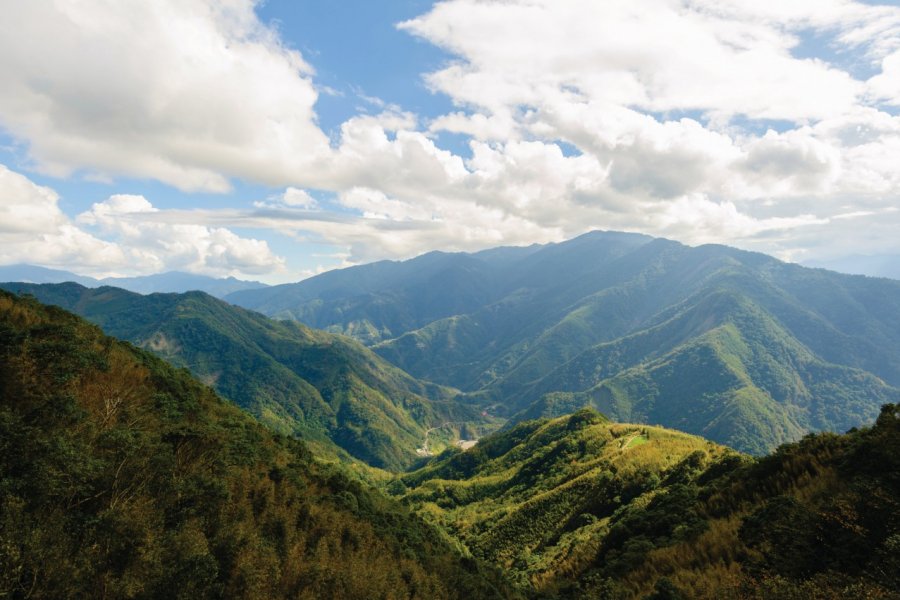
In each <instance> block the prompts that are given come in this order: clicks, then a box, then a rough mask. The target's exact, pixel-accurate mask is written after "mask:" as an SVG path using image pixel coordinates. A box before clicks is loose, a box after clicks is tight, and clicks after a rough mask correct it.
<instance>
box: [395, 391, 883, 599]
mask: <svg viewBox="0 0 900 600" xmlns="http://www.w3.org/2000/svg"><path fill="white" fill-rule="evenodd" d="M390 489H391V490H392V492H393V493H395V494H397V495H402V496H403V497H404V498H405V501H406V502H407V503H409V504H411V505H412V506H414V507H415V508H416V509H417V510H418V511H419V512H420V514H422V515H424V516H425V517H426V518H427V519H429V520H431V521H433V522H435V523H439V524H440V525H441V526H442V527H444V528H445V529H446V530H447V531H448V532H450V533H451V534H452V535H454V536H455V537H457V539H459V540H460V541H461V543H463V544H464V545H465V546H466V547H467V548H468V549H469V550H470V551H471V552H472V554H473V555H475V556H477V557H481V558H484V559H486V560H488V561H490V562H493V563H495V564H497V565H498V566H501V567H502V568H503V569H504V570H505V571H506V572H507V573H509V574H510V576H511V577H512V578H513V579H514V580H515V582H516V583H517V584H518V585H519V586H521V587H522V588H523V589H525V590H528V591H529V592H531V593H536V594H537V595H538V596H540V597H560V598H570V597H571V598H644V597H652V598H709V599H718V598H754V599H760V600H762V599H770V598H791V599H794V598H796V599H801V598H813V597H815V598H846V599H848V600H849V599H851V598H852V599H856V598H898V597H900V568H898V567H900V558H898V557H900V554H898V548H900V546H898V544H900V407H898V406H896V405H886V406H885V407H884V408H883V409H882V411H881V415H880V416H879V417H878V420H877V422H876V423H875V425H874V427H872V428H871V429H863V430H860V431H855V432H852V433H849V434H846V435H835V434H817V435H810V436H807V437H805V438H804V439H803V440H801V441H800V442H798V443H795V444H791V445H785V446H782V447H781V448H779V449H778V451H777V452H775V453H774V454H772V455H771V456H767V457H765V458H762V459H752V458H750V457H748V456H746V455H740V454H736V453H734V452H733V451H729V450H726V449H724V448H722V447H720V446H717V445H715V444H711V443H709V442H706V441H704V440H702V439H700V438H696V437H693V436H688V435H685V434H681V433H677V432H673V431H669V430H665V429H660V428H655V427H647V426H643V425H623V424H614V423H610V422H609V421H607V420H606V419H605V418H603V417H601V416H600V415H599V414H597V413H595V412H593V411H591V410H583V411H580V412H578V413H576V414H574V415H572V416H569V417H563V418H558V419H554V420H546V419H545V420H539V421H530V422H526V423H521V424H519V425H517V426H516V427H514V428H512V429H510V430H509V431H505V432H502V433H498V434H493V435H491V436H488V437H487V438H485V439H483V440H482V441H481V442H480V443H479V444H478V446H476V447H475V448H473V449H470V450H467V451H465V452H459V451H456V452H451V451H448V452H447V453H446V454H445V455H443V456H441V457H439V458H438V459H435V461H433V462H432V464H430V465H428V466H427V467H425V468H423V469H420V470H418V471H415V472H412V473H409V474H406V475H404V476H402V477H401V478H400V479H399V480H398V482H395V483H394V484H392V487H391V488H390Z"/></svg>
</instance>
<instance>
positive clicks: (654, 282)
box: [225, 232, 900, 453]
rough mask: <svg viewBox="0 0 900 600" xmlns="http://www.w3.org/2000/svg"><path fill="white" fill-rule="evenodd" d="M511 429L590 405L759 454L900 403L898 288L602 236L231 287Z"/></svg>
mask: <svg viewBox="0 0 900 600" xmlns="http://www.w3.org/2000/svg"><path fill="white" fill-rule="evenodd" d="M225 299H226V300H227V301H228V302H232V303H235V304H239V305H241V306H244V307H247V308H250V309H252V310H257V311H260V312H262V313H264V314H267V315H270V316H273V317H276V318H282V319H284V318H287V319H294V320H298V321H301V322H303V323H306V324H307V325H310V326H312V327H317V328H322V329H326V330H328V331H332V332H337V333H343V334H346V335H350V336H353V337H356V338H357V339H359V340H360V341H362V342H364V343H366V344H367V345H369V346H370V347H371V348H372V349H373V350H374V351H375V352H377V353H378V354H379V355H381V356H382V357H384V358H386V359H387V360H389V361H390V362H392V363H393V364H395V365H397V366H398V367H400V368H402V369H404V370H405V371H407V372H408V373H410V374H411V375H413V376H415V377H418V378H421V379H426V380H430V381H434V382H436V383H439V384H443V385H448V386H452V387H454V388H458V389H460V390H463V391H464V392H466V393H467V394H468V395H469V396H470V397H471V398H472V399H473V400H475V401H478V402H479V403H481V405H482V406H484V407H486V408H487V410H488V411H489V412H490V413H491V414H495V415H499V416H502V417H509V418H511V419H512V421H513V422H515V421H517V420H521V419H528V418H533V417H536V416H557V415H562V414H566V413H569V412H572V411H573V410H575V409H577V408H579V407H582V406H592V407H595V408H596V409H598V410H600V411H601V412H602V413H604V414H607V415H608V416H610V417H611V418H613V419H615V420H623V421H632V422H643V423H657V424H661V425H664V426H667V427H674V428H677V429H681V430H683V431H687V432H689V433H694V434H698V435H703V436H705V437H707V438H709V439H712V440H714V441H717V442H719V443H723V444H726V445H729V446H731V447H734V448H736V449H739V450H743V451H748V452H754V453H764V452H766V451H768V450H771V449H772V448H774V447H775V446H777V445H778V444H779V443H782V442H785V441H790V440H794V439H797V438H799V437H800V436H802V435H803V434H804V433H806V432H809V431H816V430H833V431H845V430H847V429H849V428H850V427H854V426H858V425H860V424H862V423H866V422H869V421H871V419H873V418H874V417H875V415H877V413H878V410H879V407H880V405H881V404H883V403H886V402H896V401H897V400H898V399H900V390H898V386H900V281H893V280H888V279H874V278H868V277H862V276H850V275H841V274H838V273H833V272H829V271H825V270H820V269H809V268H804V267H800V266H798V265H793V264H788V263H783V262H781V261H778V260H776V259H774V258H772V257H769V256H766V255H762V254H757V253H751V252H745V251H741V250H736V249H734V248H729V247H726V246H718V245H706V246H699V247H689V246H685V245H682V244H679V243H677V242H673V241H670V240H665V239H660V238H651V237H648V236H643V235H637V234H627V233H616V232H593V233H590V234H586V235H583V236H581V237H578V238H575V239H573V240H569V241H567V242H563V243H559V244H549V245H544V246H537V245H535V246H529V247H522V248H497V249H493V250H487V251H483V252H478V253H472V254H467V253H456V254H447V253H439V252H433V253H430V254H426V255H423V256H420V257H418V258H415V259H412V260H408V261H403V262H391V261H385V262H379V263H373V264H370V265H363V266H359V267H352V268H348V269H342V270H337V271H331V272H327V273H324V274H322V275H319V276H316V277H313V278H310V279H308V280H304V281H301V282H299V283H296V284H288V285H280V286H272V287H269V288H265V289H259V290H245V291H241V292H235V293H233V294H230V295H228V296H227V297H226V298H225Z"/></svg>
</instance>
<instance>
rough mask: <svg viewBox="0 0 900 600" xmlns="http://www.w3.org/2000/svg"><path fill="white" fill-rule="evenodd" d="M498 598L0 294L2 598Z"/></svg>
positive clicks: (357, 487)
mask: <svg viewBox="0 0 900 600" xmlns="http://www.w3.org/2000/svg"><path fill="white" fill-rule="evenodd" d="M507 595H508V594H507V592H506V591H505V586H504V584H503V583H502V581H500V580H499V579H498V577H497V576H496V575H494V574H493V572H492V571H491V570H490V569H486V568H484V567H482V566H481V565H480V564H479V563H477V562H476V561H474V560H472V559H471V558H463V557H462V556H461V555H460V554H459V553H458V552H456V551H455V550H454V548H453V547H452V546H451V544H449V543H448V542H447V541H445V538H444V536H443V535H442V534H441V533H440V532H438V531H437V530H435V529H434V528H432V527H429V526H427V525H426V524H424V523H423V522H422V521H421V520H419V519H417V518H415V517H414V516H413V515H411V514H409V512H408V511H407V510H406V509H403V508H402V507H400V506H399V505H398V504H397V503H395V502H392V501H389V500H388V499H386V498H385V497H384V496H383V495H381V494H379V493H377V492H375V491H373V490H370V489H368V488H366V487H365V486H363V485H361V484H360V483H359V482H357V481H353V480H351V479H348V478H347V477H346V476H344V475H343V474H342V473H341V471H340V470H338V469H337V468H336V467H333V466H323V465H321V464H319V463H317V462H316V461H315V460H314V459H313V458H312V457H311V455H310V453H309V451H308V450H306V448H305V446H304V444H303V443H301V442H299V441H297V440H294V439H292V438H289V437H285V436H280V435H277V434H273V433H272V432H270V431H269V430H268V429H266V428H265V427H263V426H262V425H260V424H258V423H257V422H255V421H254V420H253V419H252V418H251V417H250V416H249V415H247V414H245V413H244V412H243V411H241V410H239V409H238V408H237V407H235V406H234V405H233V404H231V403H228V402H225V401H223V400H221V399H220V398H219V397H217V396H216V395H215V393H214V392H213V391H212V390H211V389H209V388H208V387H206V386H204V385H201V384H200V383H198V382H197V381H195V380H194V379H192V378H191V377H190V375H188V374H187V372H186V371H184V370H176V369H175V368H173V367H171V366H170V365H168V364H166V363H165V362H163V361H161V360H159V359H158V358H156V357H154V356H152V355H151V354H149V353H147V352H145V351H142V350H139V349H137V348H135V347H134V346H131V345H129V344H126V343H122V342H119V341H117V340H114V339H112V338H109V337H106V336H104V335H103V334H102V333H101V332H100V330H99V329H98V328H97V327H95V326H93V325H89V324H88V323H86V322H85V321H83V320H81V319H79V318H77V317H75V316H73V315H71V314H69V313H67V312H65V311H63V310H61V309H58V308H55V307H45V306H42V305H40V304H38V303H37V302H36V301H34V300H32V299H20V298H16V297H14V296H12V295H10V294H7V293H5V292H0V597H8V598H87V597H93V598H96V597H105V598H186V599H187V598H190V599H197V598H372V597H381V598H423V599H426V598H427V599H431V598H493V597H504V596H507Z"/></svg>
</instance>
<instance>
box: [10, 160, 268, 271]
mask: <svg viewBox="0 0 900 600" xmlns="http://www.w3.org/2000/svg"><path fill="white" fill-rule="evenodd" d="M58 203H59V196H58V195H57V193H56V192H54V191H53V190H51V189H50V188H47V187H43V186H39V185H37V184H35V183H34V182H32V181H30V180H29V179H28V178H27V177H25V176H23V175H21V174H19V173H16V172H14V171H11V170H10V169H8V168H7V167H5V166H3V165H0V264H15V263H31V264H40V265H44V266H52V267H61V268H66V269H74V270H76V271H79V272H81V273H86V274H94V275H142V274H148V273H156V272H160V271H170V270H182V271H189V272H193V273H202V274H206V275H213V276H225V275H245V276H246V275H262V274H269V273H273V272H278V271H283V270H284V268H285V267H284V263H285V261H284V259H283V258H280V257H278V256H276V255H275V254H273V252H272V251H271V249H270V248H269V246H268V244H267V243H266V242H265V241H261V240H256V239H251V238H244V237H240V236H238V235H237V234H235V233H234V232H232V231H230V230H229V229H226V228H223V227H207V226H204V225H198V224H195V223H191V222H190V221H187V222H181V223H177V222H176V223H166V222H158V221H155V220H154V219H153V217H154V216H155V215H156V214H157V213H159V212H160V211H158V210H157V209H156V208H154V207H153V205H152V204H151V203H150V202H149V201H148V200H147V199H146V198H144V197H143V196H132V195H114V196H111V197H110V198H108V199H107V200H105V201H103V202H98V203H95V204H94V205H93V206H92V207H91V209H90V210H88V211H86V212H84V213H82V214H81V215H79V216H78V218H77V219H75V221H72V220H70V219H69V218H68V217H67V216H66V215H65V214H64V213H63V212H62V211H61V210H60V209H59V205H58Z"/></svg>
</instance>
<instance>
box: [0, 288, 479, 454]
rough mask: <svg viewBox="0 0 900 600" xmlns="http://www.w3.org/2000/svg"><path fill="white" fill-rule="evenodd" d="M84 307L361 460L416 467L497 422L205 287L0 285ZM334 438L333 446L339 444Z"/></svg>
mask: <svg viewBox="0 0 900 600" xmlns="http://www.w3.org/2000/svg"><path fill="white" fill-rule="evenodd" d="M0 288H4V289H7V290H10V291H14V292H16V293H18V294H29V295H31V296H33V297H35V298H37V299H38V300H40V301H41V302H44V303H47V304H53V305H56V306H60V307H63V308H65V309H67V310H71V311H73V312H76V313H78V314H79V315H82V316H84V317H85V318H87V319H88V320H90V321H92V322H93V323H95V324H97V325H99V326H100V327H102V328H103V330H104V332H105V333H107V334H108V335H113V336H115V337H118V338H120V339H122V340H126V341H129V342H131V343H133V344H135V345H137V346H140V347H142V348H145V349H147V350H151V351H153V352H155V353H156V354H157V355H159V356H161V357H163V358H165V359H166V360H168V361H169V362H171V363H172V364H174V365H175V366H178V367H185V368H188V369H190V371H191V372H192V373H193V374H194V375H195V376H197V377H198V378H199V379H200V380H202V381H204V382H205V383H207V384H208V385H210V386H212V387H213V388H215V389H216V390H217V391H218V392H219V393H220V394H222V395H223V396H224V397H225V398H228V399H229V400H232V401H233V402H235V403H236V404H237V405H238V406H241V407H243V408H245V409H246V410H248V411H249V412H250V413H251V414H253V415H255V416H256V417H257V418H258V419H259V420H260V421H261V422H262V423H264V424H266V425H268V426H269V427H270V428H272V429H273V430H275V431H278V432H281V433H284V434H290V435H297V436H300V437H302V438H303V439H305V440H307V441H308V442H309V443H312V444H314V445H319V444H324V445H325V446H327V447H328V452H329V453H330V454H334V453H335V452H336V450H337V448H340V449H342V450H343V451H345V452H346V453H349V455H350V456H352V457H354V458H357V459H359V460H362V461H364V462H365V463H367V464H369V465H372V466H375V467H383V468H390V469H400V468H404V467H407V466H409V465H410V464H412V463H413V462H415V461H416V460H417V459H418V455H417V454H416V449H417V448H420V447H422V446H423V444H424V443H425V440H426V438H428V439H429V443H430V446H431V449H433V450H440V449H441V448H442V447H443V446H442V445H441V443H440V439H441V438H440V437H439V436H437V435H432V436H429V435H428V434H427V433H426V432H427V430H428V429H431V428H433V427H437V426H442V425H444V424H452V426H448V427H445V428H444V431H442V433H443V434H444V437H447V436H448V435H451V436H452V435H453V434H454V433H456V434H457V435H458V433H459V432H460V430H461V429H462V431H463V432H465V434H466V435H470V436H475V435H477V432H480V431H482V429H481V427H484V426H489V421H488V420H486V419H485V418H484V417H482V416H481V415H480V410H478V409H476V408H475V407H473V406H471V405H468V404H466V403H463V402H455V401H453V398H454V396H455V395H456V392H454V390H451V389H448V388H445V387H442V386H438V385H434V384H430V383H427V382H422V381H418V380H416V379H414V378H413V377H411V376H409V375H407V374H406V373H404V372H403V371H401V370H400V369H397V368H396V367H394V366H392V365H390V364H388V363H387V362H386V361H385V360H384V359H382V358H380V357H379V356H378V355H376V354H375V353H373V352H372V351H371V350H369V349H367V348H366V347H364V346H363V345H362V344H360V343H358V342H356V341H354V340H352V339H351V338H347V337H344V336H337V335H333V334H329V333H326V332H323V331H316V330H312V329H310V328H309V327H306V326H305V325H302V324H300V323H297V322H292V321H274V320H272V319H268V318H266V317H264V316H262V315H260V314H259V313H254V312H251V311H248V310H245V309H242V308H239V307H236V306H232V305H230V304H226V303H225V302H222V301H220V300H217V299H215V298H213V297H212V296H210V295H208V294H205V293H202V292H188V293H185V294H150V295H146V296H145V295H141V294H137V293H134V292H129V291H126V290H121V289H118V288H112V287H100V288H86V287H83V286H81V285H78V284H76V283H63V284H21V283H16V284H0ZM335 446H337V448H336V447H335Z"/></svg>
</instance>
